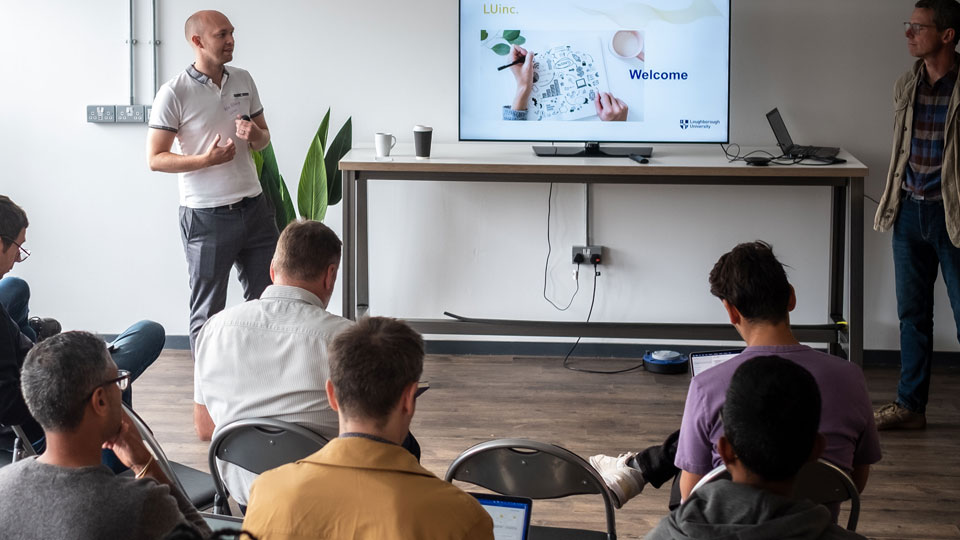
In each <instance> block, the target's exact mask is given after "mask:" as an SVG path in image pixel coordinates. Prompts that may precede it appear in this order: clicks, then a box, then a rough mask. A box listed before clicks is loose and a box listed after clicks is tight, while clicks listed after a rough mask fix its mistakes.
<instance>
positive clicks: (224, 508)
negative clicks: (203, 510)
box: [213, 493, 232, 516]
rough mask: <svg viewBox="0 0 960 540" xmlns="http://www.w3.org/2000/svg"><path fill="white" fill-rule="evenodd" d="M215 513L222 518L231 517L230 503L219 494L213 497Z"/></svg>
mask: <svg viewBox="0 0 960 540" xmlns="http://www.w3.org/2000/svg"><path fill="white" fill-rule="evenodd" d="M213 513H214V514H218V515H221V516H230V515H232V514H231V513H230V501H229V500H227V499H225V498H223V497H221V496H220V494H219V493H217V494H216V495H214V497H213Z"/></svg>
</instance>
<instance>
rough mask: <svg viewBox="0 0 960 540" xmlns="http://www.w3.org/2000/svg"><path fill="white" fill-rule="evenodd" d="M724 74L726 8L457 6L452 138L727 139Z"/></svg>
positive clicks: (685, 0)
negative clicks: (456, 131)
mask: <svg viewBox="0 0 960 540" xmlns="http://www.w3.org/2000/svg"><path fill="white" fill-rule="evenodd" d="M505 66H506V67H505ZM729 78H730V0H642V1H629V0H502V1H500V2H490V1H484V0H460V140H471V141H472V140H482V141H557V142H560V141H570V142H676V143H692V142H714V143H716V142H727V140H728V133H729V120H730V118H729V90H730V85H729Z"/></svg>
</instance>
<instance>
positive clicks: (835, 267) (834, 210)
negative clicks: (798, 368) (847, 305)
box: [827, 186, 847, 356]
mask: <svg viewBox="0 0 960 540" xmlns="http://www.w3.org/2000/svg"><path fill="white" fill-rule="evenodd" d="M846 237H847V186H835V187H833V188H832V197H831V199H830V286H829V292H828V294H829V299H828V308H827V309H828V312H827V316H828V320H829V321H830V322H839V321H842V320H844V317H843V282H844V277H845V275H844V259H845V257H846V244H845V241H846ZM838 338H839V336H838ZM828 351H829V352H830V354H833V355H837V356H846V354H845V352H844V350H843V347H842V345H841V343H840V340H839V339H837V340H835V341H833V342H831V343H829V344H828Z"/></svg>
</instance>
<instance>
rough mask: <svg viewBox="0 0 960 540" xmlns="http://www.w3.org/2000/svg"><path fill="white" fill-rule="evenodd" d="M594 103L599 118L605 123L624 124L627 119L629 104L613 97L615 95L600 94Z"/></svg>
mask: <svg viewBox="0 0 960 540" xmlns="http://www.w3.org/2000/svg"><path fill="white" fill-rule="evenodd" d="M594 103H595V104H596V106H597V116H599V117H600V120H603V121H604V122H623V121H625V120H626V119H627V112H628V107H627V104H626V103H624V102H623V101H622V100H620V99H619V98H615V97H613V94H610V93H608V92H600V93H599V94H597V99H596V101H594Z"/></svg>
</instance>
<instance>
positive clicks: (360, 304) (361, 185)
mask: <svg viewBox="0 0 960 540" xmlns="http://www.w3.org/2000/svg"><path fill="white" fill-rule="evenodd" d="M356 186H357V191H356V196H357V199H356V200H357V229H356V231H357V236H356V255H357V259H356V264H357V266H356V269H357V274H356V275H357V305H356V309H357V311H356V317H363V316H364V315H366V314H367V311H368V310H369V309H370V268H369V264H368V263H369V256H368V255H369V252H368V249H367V246H368V242H367V238H368V236H367V231H368V229H367V181H366V180H363V179H358V180H357V182H356Z"/></svg>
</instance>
